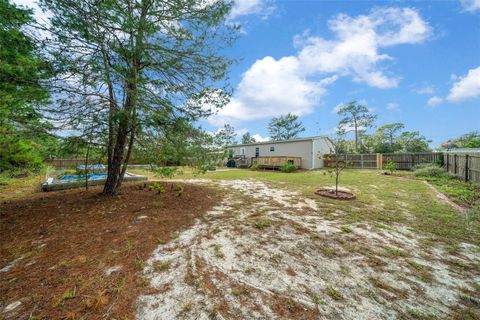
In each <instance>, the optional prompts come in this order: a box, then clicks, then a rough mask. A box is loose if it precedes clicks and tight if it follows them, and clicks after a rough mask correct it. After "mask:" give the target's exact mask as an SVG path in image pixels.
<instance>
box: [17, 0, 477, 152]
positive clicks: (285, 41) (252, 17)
mask: <svg viewBox="0 0 480 320" xmlns="http://www.w3.org/2000/svg"><path fill="white" fill-rule="evenodd" d="M15 2H16V3H19V4H22V5H27V6H30V7H32V6H33V7H34V6H35V5H34V2H35V1H34V0H15ZM36 15H37V19H38V18H40V19H45V18H46V15H45V14H42V13H41V12H40V11H38V10H37V11H36ZM229 20H230V22H234V23H239V24H240V25H241V26H242V34H241V36H240V38H239V39H238V41H237V42H236V43H235V44H234V46H233V47H232V48H231V49H229V50H228V52H227V54H228V55H230V56H231V57H233V58H235V59H238V60H239V62H238V63H237V64H235V65H234V66H232V68H231V73H230V76H231V85H232V88H233V89H234V94H233V97H232V99H231V102H230V103H229V105H227V106H226V107H225V108H223V109H222V110H220V111H219V113H218V114H217V115H216V116H213V117H211V118H209V119H207V120H205V121H202V122H201V124H202V126H203V127H204V128H206V129H207V130H209V131H216V130H218V128H220V127H222V126H223V125H224V124H226V123H229V124H231V125H233V126H234V127H235V128H236V129H237V132H238V133H239V136H240V135H241V134H242V133H244V132H246V131H249V132H250V133H251V134H252V135H255V136H256V137H257V138H259V139H262V138H266V137H267V136H268V131H267V129H266V127H267V124H268V121H269V120H270V119H271V118H272V117H273V116H279V115H281V114H286V113H288V112H292V113H294V114H297V115H299V116H300V119H301V121H302V122H303V124H304V126H305V128H306V131H305V132H304V133H303V135H304V136H312V135H332V134H333V133H334V131H335V127H336V125H337V123H338V120H339V116H338V115H336V113H335V111H334V110H335V108H338V106H339V105H341V104H343V103H347V102H349V101H352V100H356V101H359V102H361V103H364V104H366V105H367V106H368V107H369V108H371V109H372V111H373V112H375V113H376V114H377V115H378V121H377V126H381V125H383V124H386V123H392V122H402V123H404V124H405V126H406V130H418V131H420V132H421V133H422V134H424V135H425V136H426V137H427V138H429V139H431V140H432V141H433V142H432V146H433V147H435V146H438V145H439V144H440V143H441V142H442V141H445V140H447V139H449V138H454V137H456V136H459V135H461V134H463V133H466V132H469V131H473V130H480V0H451V1H448V0H446V1H401V0H397V1H353V0H351V1H323V0H311V1H296V0H291V1H281V0H236V2H235V4H234V6H233V11H232V13H231V15H230V19H229Z"/></svg>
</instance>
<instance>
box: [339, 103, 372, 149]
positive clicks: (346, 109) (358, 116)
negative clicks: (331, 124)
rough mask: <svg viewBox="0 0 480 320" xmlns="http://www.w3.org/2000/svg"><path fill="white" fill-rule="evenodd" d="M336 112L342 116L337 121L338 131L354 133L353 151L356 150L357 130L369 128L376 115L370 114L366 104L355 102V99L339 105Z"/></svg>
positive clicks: (357, 141) (357, 144)
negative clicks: (341, 105)
mask: <svg viewBox="0 0 480 320" xmlns="http://www.w3.org/2000/svg"><path fill="white" fill-rule="evenodd" d="M337 114H339V115H340V116H342V118H341V119H340V121H339V123H338V128H339V131H340V132H344V133H346V132H349V131H353V132H354V133H355V152H358V150H359V130H363V129H367V128H371V127H372V126H373V123H374V122H375V119H376V118H377V117H376V115H374V114H372V113H371V112H370V111H369V110H368V108H367V107H366V106H364V105H362V104H357V103H356V102H355V101H352V102H350V103H348V104H346V105H344V106H343V107H341V108H340V109H339V110H338V112H337Z"/></svg>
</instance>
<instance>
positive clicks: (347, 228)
mask: <svg viewBox="0 0 480 320" xmlns="http://www.w3.org/2000/svg"><path fill="white" fill-rule="evenodd" d="M340 229H342V231H343V232H345V233H352V231H353V230H352V228H350V227H349V226H341V227H340Z"/></svg>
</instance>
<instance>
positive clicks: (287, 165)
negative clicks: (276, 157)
mask: <svg viewBox="0 0 480 320" xmlns="http://www.w3.org/2000/svg"><path fill="white" fill-rule="evenodd" d="M280 170H281V171H283V172H287V173H290V172H294V171H297V167H296V166H295V165H294V164H293V163H289V162H287V163H285V164H284V165H282V166H281V167H280Z"/></svg>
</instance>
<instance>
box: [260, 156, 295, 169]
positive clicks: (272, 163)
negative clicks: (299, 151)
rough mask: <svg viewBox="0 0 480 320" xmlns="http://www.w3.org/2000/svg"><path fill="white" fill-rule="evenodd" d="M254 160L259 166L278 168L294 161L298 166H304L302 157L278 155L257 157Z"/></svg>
mask: <svg viewBox="0 0 480 320" xmlns="http://www.w3.org/2000/svg"><path fill="white" fill-rule="evenodd" d="M253 162H254V163H257V164H258V167H259V168H265V169H267V168H269V169H277V168H280V167H281V166H283V165H284V164H286V163H292V164H294V165H295V166H296V167H297V168H301V167H302V158H301V157H290V156H277V157H256V158H253Z"/></svg>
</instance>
